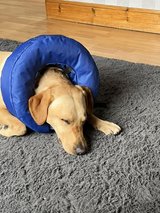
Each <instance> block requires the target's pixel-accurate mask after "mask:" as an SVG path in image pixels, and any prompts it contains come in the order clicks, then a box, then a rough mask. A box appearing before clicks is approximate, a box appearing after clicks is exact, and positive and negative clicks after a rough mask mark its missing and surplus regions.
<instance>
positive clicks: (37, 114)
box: [28, 89, 52, 125]
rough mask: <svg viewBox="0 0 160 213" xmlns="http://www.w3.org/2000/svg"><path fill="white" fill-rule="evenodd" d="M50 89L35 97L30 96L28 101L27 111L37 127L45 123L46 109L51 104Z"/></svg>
mask: <svg viewBox="0 0 160 213" xmlns="http://www.w3.org/2000/svg"><path fill="white" fill-rule="evenodd" d="M51 101H52V98H51V89H47V90H45V91H43V92H41V93H39V94H37V95H34V96H32V97H31V98H30V99H29V101H28V105H29V111H30V113H31V115H32V117H33V119H34V121H35V122H36V123H37V124H38V125H42V124H44V123H45V121H46V119H47V113H48V107H49V104H50V103H51Z"/></svg>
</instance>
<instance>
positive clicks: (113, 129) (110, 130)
mask: <svg viewBox="0 0 160 213" xmlns="http://www.w3.org/2000/svg"><path fill="white" fill-rule="evenodd" d="M100 130H101V131H102V132H104V133H105V134H106V135H111V134H113V135H117V134H118V133H119V132H120V131H121V128H120V127H119V126H118V125H117V124H114V123H111V122H108V121H104V122H103V124H102V126H101V128H100Z"/></svg>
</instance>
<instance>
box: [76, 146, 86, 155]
mask: <svg viewBox="0 0 160 213" xmlns="http://www.w3.org/2000/svg"><path fill="white" fill-rule="evenodd" d="M85 153H86V149H85V148H83V147H80V146H79V147H77V148H76V154H77V155H83V154H85Z"/></svg>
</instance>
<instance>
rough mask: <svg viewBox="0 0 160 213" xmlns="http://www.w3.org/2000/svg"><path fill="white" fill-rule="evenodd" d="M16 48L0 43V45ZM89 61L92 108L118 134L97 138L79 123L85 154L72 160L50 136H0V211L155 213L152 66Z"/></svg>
mask: <svg viewBox="0 0 160 213" xmlns="http://www.w3.org/2000/svg"><path fill="white" fill-rule="evenodd" d="M17 45H18V43H17V42H12V41H3V40H0V50H13V49H14V48H15V47H16V46H17ZM151 57H152V56H151ZM94 58H95V61H96V63H97V65H98V68H99V71H100V77H101V90H100V95H99V98H98V100H97V102H102V103H105V105H103V106H102V107H96V108H95V113H96V114H97V115H99V116H100V117H101V118H103V119H107V120H110V121H113V122H115V123H117V124H119V125H120V126H121V127H122V128H123V131H122V133H121V134H120V135H118V136H105V135H104V134H102V133H100V132H98V131H95V130H93V129H92V128H91V127H90V126H88V125H86V127H85V135H86V138H87V140H88V143H89V144H90V152H89V153H88V154H86V155H84V156H77V157H76V156H70V155H68V154H66V153H65V152H64V151H63V149H62V148H61V146H60V144H59V143H58V142H57V138H56V135H55V134H54V133H53V134H38V133H29V134H27V135H26V136H24V137H13V138H10V139H7V138H4V137H2V136H0V212H3V213H50V212H51V213H127V212H128V213H159V212H160V67H154V66H149V65H143V64H134V63H129V62H125V61H119V60H112V59H106V58H100V57H94Z"/></svg>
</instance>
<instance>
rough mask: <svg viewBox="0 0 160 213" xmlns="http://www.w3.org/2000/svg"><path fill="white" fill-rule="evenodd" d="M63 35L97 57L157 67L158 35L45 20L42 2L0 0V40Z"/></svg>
mask: <svg viewBox="0 0 160 213" xmlns="http://www.w3.org/2000/svg"><path fill="white" fill-rule="evenodd" d="M39 34H63V35H66V36H69V37H72V38H74V39H77V40H78V41H80V42H81V43H82V44H83V45H84V46H86V47H87V48H88V49H89V51H90V52H91V53H92V54H94V55H98V56H105V57H109V58H116V59H123V60H127V61H133V62H140V63H147V64H153V65H160V35H157V34H149V33H141V32H133V31H127V30H117V29H112V28H105V27H98V26H90V25H83V24H75V23H70V22H64V21H56V20H47V19H46V14H45V3H44V0H27V1H26V0H7V1H6V0H0V38H5V39H6V38H8V39H14V40H18V41H25V40H26V39H29V38H31V37H34V36H36V35H39Z"/></svg>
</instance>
